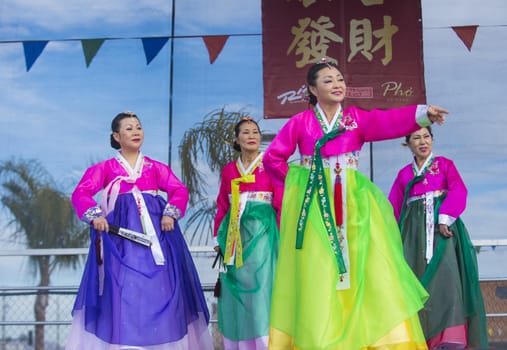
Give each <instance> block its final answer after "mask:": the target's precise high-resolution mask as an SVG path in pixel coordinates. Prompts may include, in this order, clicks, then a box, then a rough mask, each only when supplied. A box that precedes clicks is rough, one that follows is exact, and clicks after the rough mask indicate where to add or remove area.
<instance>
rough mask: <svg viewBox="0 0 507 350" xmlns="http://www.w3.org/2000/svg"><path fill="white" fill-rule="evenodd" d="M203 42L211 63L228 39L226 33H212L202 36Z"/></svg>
mask: <svg viewBox="0 0 507 350" xmlns="http://www.w3.org/2000/svg"><path fill="white" fill-rule="evenodd" d="M202 39H203V40H204V44H205V45H206V48H207V49H208V54H209V63H211V64H213V62H215V60H216V59H217V57H218V55H220V52H222V49H223V48H224V46H225V43H226V42H227V39H229V36H228V35H212V36H203V37H202Z"/></svg>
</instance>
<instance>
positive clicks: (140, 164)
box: [115, 151, 144, 179]
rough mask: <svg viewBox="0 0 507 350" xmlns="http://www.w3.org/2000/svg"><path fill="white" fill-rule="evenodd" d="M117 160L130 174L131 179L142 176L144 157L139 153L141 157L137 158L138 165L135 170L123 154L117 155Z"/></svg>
mask: <svg viewBox="0 0 507 350" xmlns="http://www.w3.org/2000/svg"><path fill="white" fill-rule="evenodd" d="M115 158H116V160H118V162H119V163H120V164H121V165H122V167H123V168H124V169H125V170H126V171H127V173H128V174H129V178H131V179H137V178H139V176H140V175H141V171H142V170H143V163H144V155H143V154H142V153H141V151H139V155H138V156H137V160H136V164H135V166H134V168H132V166H130V163H129V162H128V161H127V160H126V159H125V157H124V156H123V154H121V152H120V151H118V153H117V154H116V157H115Z"/></svg>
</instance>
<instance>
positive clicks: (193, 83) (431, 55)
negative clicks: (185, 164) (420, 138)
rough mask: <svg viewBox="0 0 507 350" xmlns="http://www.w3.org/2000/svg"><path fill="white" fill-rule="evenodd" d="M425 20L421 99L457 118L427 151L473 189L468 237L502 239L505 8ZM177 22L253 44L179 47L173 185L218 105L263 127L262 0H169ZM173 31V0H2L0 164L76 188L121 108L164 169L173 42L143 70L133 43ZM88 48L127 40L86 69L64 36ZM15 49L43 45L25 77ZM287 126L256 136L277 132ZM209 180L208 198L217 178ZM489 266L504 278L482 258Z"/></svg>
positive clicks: (187, 30)
mask: <svg viewBox="0 0 507 350" xmlns="http://www.w3.org/2000/svg"><path fill="white" fill-rule="evenodd" d="M422 9H423V33H424V34H423V35H424V37H423V40H424V41H423V45H424V64H425V79H426V89H427V99H428V102H429V103H432V104H438V105H441V106H444V107H446V108H448V109H449V110H450V111H451V115H450V116H449V118H448V122H447V123H446V124H445V125H444V126H443V127H437V128H435V130H434V134H435V144H434V151H435V153H436V154H440V155H444V156H447V157H449V158H451V159H453V160H454V161H455V163H456V165H457V166H458V168H459V170H460V172H461V174H462V176H463V178H464V180H465V182H466V184H467V186H468V188H469V202H468V208H467V211H466V213H465V214H464V216H463V218H464V219H465V222H466V224H467V226H468V227H469V229H470V233H471V235H472V238H474V239H488V238H507V232H506V231H505V229H504V225H503V222H504V218H505V214H506V212H507V208H506V203H507V179H506V177H505V174H507V162H506V161H505V158H506V155H507V149H506V146H507V137H506V131H507V128H505V126H504V119H505V117H506V116H507V108H506V107H505V104H504V100H505V97H504V91H505V87H504V85H505V81H507V60H506V59H505V57H507V48H506V47H505V43H506V42H507V2H505V1H504V0H489V1H487V2H484V1H477V0H467V1H458V0H422ZM175 13H176V21H175V34H176V35H177V36H199V35H213V34H252V35H251V36H241V37H239V36H233V37H230V38H229V40H228V41H227V43H226V45H225V47H224V49H223V51H222V53H221V54H220V56H219V57H218V59H217V60H216V61H215V63H214V64H212V65H211V64H210V63H209V58H208V53H207V51H206V48H205V46H204V43H203V41H202V40H201V39H200V38H187V39H175V42H174V48H175V52H174V92H173V128H174V129H173V134H172V141H173V142H172V150H173V152H172V156H171V158H172V166H173V168H174V170H175V172H176V173H177V174H179V162H178V155H177V148H178V143H179V140H180V139H181V136H182V135H183V133H184V132H185V130H187V129H189V128H191V127H192V126H193V125H194V124H195V123H196V122H198V121H200V120H201V119H202V117H203V116H204V115H206V114H207V113H209V112H210V111H212V110H215V109H218V108H221V107H223V106H226V107H227V109H229V110H239V109H242V110H245V111H248V112H249V113H250V114H251V115H253V116H254V117H255V118H256V119H261V118H262V108H263V106H262V96H263V91H262V38H261V36H260V33H261V31H262V28H261V1H260V0H239V1H238V0H218V1H203V0H176V11H175ZM459 25H479V28H478V31H477V34H476V37H475V42H474V44H473V47H472V51H471V52H469V51H468V50H467V49H466V47H465V46H464V44H463V43H462V42H461V41H460V40H459V39H458V37H457V36H456V34H455V33H454V32H453V31H452V29H451V26H459ZM170 34H171V2H170V1H161V0H150V1H148V0H121V1H120V0H109V1H100V0H88V1H79V0H67V1H64V2H63V1H59V2H56V1H50V0H3V1H2V2H1V4H0V41H1V42H0V62H1V63H2V64H1V65H0V91H1V93H0V123H1V126H2V127H0V138H1V139H2V140H3V141H4V144H3V147H2V151H1V153H0V161H1V160H6V159H9V158H11V157H13V156H15V157H24V158H34V159H38V160H40V161H41V162H42V163H43V164H44V166H45V167H46V168H47V170H48V171H49V172H50V173H51V174H52V175H53V176H54V177H55V178H56V179H57V180H58V181H60V182H61V183H62V185H63V186H65V188H66V189H67V190H69V191H70V190H71V189H72V187H73V186H74V185H75V184H76V182H77V181H78V180H79V178H80V176H81V175H82V173H83V171H84V169H85V168H86V167H87V166H89V165H90V164H91V163H92V162H96V161H98V160H102V159H106V158H109V157H110V156H111V155H113V150H112V149H111V148H110V147H109V133H110V131H109V127H110V121H111V119H112V118H113V117H114V116H115V115H116V114H117V113H118V112H120V111H124V110H131V111H134V112H136V113H137V114H138V115H139V117H140V118H141V120H142V122H143V125H144V128H145V133H146V138H145V143H144V147H143V151H144V153H145V154H147V155H149V156H151V157H153V158H156V159H158V160H161V161H167V160H168V150H169V137H168V135H169V127H168V106H169V75H170V71H169V62H170V51H169V50H170V42H168V43H167V44H166V46H164V48H163V49H162V51H161V52H160V53H159V55H158V56H157V57H156V58H155V59H154V60H153V61H152V62H151V63H150V65H146V59H145V57H144V52H143V48H142V44H141V41H140V40H139V39H136V38H140V37H150V36H169V35H170ZM92 38H124V39H121V40H106V42H105V43H104V44H103V45H102V47H101V49H100V50H99V51H98V53H97V55H96V56H95V58H94V60H93V62H92V63H91V65H90V66H89V67H88V68H87V67H86V64H85V59H84V54H83V51H82V48H81V43H80V41H79V40H68V39H92ZM22 40H50V42H49V44H48V45H47V46H46V48H45V50H44V52H43V53H42V54H41V55H40V57H39V58H38V59H37V61H36V62H35V64H34V65H33V66H32V68H31V70H30V71H29V72H26V69H25V61H24V54H23V47H22V44H21V42H15V41H22ZM65 40H67V41H65ZM7 41H14V42H10V43H8V42H7ZM282 123H283V121H280V120H278V121H262V122H261V125H262V127H263V129H265V130H272V131H273V130H276V129H277V128H278V127H279V126H280V125H281V124H282ZM401 141H402V140H401V139H400V140H393V141H386V142H381V143H377V144H375V145H374V146H373V153H374V180H375V182H376V183H377V184H378V185H379V186H380V188H381V189H382V190H383V191H384V192H386V193H387V192H388V191H389V188H390V186H391V183H392V181H393V179H394V177H395V176H396V173H397V171H398V169H399V168H401V167H402V166H403V165H405V164H406V163H408V162H409V161H410V154H409V151H408V150H407V149H405V148H402V147H401V146H400V143H401ZM368 157H369V147H368V146H366V147H365V148H364V151H363V155H362V164H361V165H360V169H361V170H362V171H363V172H364V173H366V174H368V173H369V171H370V169H369V159H368ZM203 170H205V168H204V166H203ZM210 179H211V180H210V188H211V190H210V196H211V197H214V196H215V192H216V185H217V182H216V181H217V179H216V177H213V176H211V177H210ZM0 218H1V217H0ZM0 221H1V219H0ZM0 224H1V225H2V226H1V227H2V230H3V227H4V224H2V223H0ZM4 236H5V234H4ZM0 239H2V235H0ZM1 242H7V240H6V239H2V240H1ZM495 254H496V255H498V254H499V253H498V250H497V251H496V252H492V253H491V254H490V255H488V256H487V255H484V254H482V256H480V258H479V259H480V261H481V259H486V258H488V257H489V258H488V259H490V258H491V257H492V256H494V255H495ZM485 257H486V258H485ZM491 259H493V258H491ZM500 259H505V254H503V255H500ZM493 265H497V266H496V269H495V266H493ZM483 266H487V268H486V267H485V268H484V270H483V271H486V269H488V271H493V272H491V273H494V274H499V273H500V274H501V273H503V275H504V276H506V275H507V271H505V269H503V270H502V269H500V268H498V264H495V263H494V262H493V263H491V262H489V260H488V261H487V263H484V264H483Z"/></svg>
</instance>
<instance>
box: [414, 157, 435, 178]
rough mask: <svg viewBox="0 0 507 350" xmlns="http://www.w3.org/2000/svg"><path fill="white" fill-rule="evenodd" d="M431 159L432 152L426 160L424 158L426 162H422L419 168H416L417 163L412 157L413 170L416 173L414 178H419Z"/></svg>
mask: <svg viewBox="0 0 507 350" xmlns="http://www.w3.org/2000/svg"><path fill="white" fill-rule="evenodd" d="M432 159H433V152H431V153H430V155H429V156H428V158H426V160H425V161H424V163H423V165H422V166H421V167H420V168H419V167H418V166H417V162H416V161H415V157H414V164H413V168H414V169H415V171H416V174H415V175H416V176H419V175H421V174H422V173H423V172H424V170H425V169H426V168H427V166H428V163H429V162H431V160H432Z"/></svg>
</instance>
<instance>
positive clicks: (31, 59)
mask: <svg viewBox="0 0 507 350" xmlns="http://www.w3.org/2000/svg"><path fill="white" fill-rule="evenodd" d="M47 44H48V41H47V40H45V41H23V50H24V51H25V64H26V71H27V72H28V71H29V70H30V68H32V66H33V64H34V63H35V61H36V60H37V58H39V56H40V54H41V53H42V51H44V48H45V47H46V45H47Z"/></svg>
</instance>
